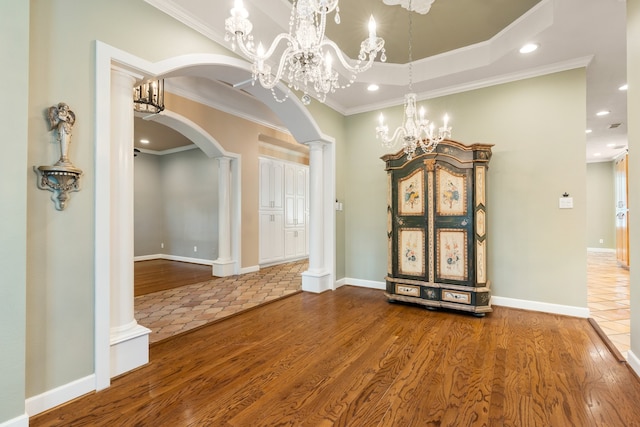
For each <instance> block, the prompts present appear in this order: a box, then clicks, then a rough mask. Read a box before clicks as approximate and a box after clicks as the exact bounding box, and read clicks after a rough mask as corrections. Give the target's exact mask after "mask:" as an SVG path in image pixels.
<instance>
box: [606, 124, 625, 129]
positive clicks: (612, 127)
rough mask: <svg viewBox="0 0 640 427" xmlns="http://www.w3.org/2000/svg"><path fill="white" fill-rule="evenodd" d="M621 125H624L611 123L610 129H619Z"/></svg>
mask: <svg viewBox="0 0 640 427" xmlns="http://www.w3.org/2000/svg"><path fill="white" fill-rule="evenodd" d="M621 124H622V123H611V124H610V125H609V129H615V128H617V127H619V126H620V125H621Z"/></svg>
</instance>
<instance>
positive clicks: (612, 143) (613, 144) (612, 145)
mask: <svg viewBox="0 0 640 427" xmlns="http://www.w3.org/2000/svg"><path fill="white" fill-rule="evenodd" d="M615 146H616V144H615V143H614V142H610V143H609V144H607V147H609V148H613V147H615Z"/></svg>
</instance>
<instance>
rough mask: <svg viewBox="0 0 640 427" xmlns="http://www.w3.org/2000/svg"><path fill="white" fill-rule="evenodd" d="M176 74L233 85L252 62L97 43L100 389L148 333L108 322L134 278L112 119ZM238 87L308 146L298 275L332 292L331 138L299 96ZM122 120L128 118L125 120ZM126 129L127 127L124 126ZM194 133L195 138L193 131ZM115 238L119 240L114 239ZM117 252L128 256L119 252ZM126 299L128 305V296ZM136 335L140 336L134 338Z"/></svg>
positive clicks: (127, 166)
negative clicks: (306, 208) (306, 232)
mask: <svg viewBox="0 0 640 427" xmlns="http://www.w3.org/2000/svg"><path fill="white" fill-rule="evenodd" d="M114 72H115V73H119V74H121V75H124V76H125V78H126V79H128V80H127V81H129V82H130V84H129V86H130V87H129V88H128V89H127V88H126V84H125V85H122V84H121V85H120V86H121V87H120V88H118V87H117V86H116V85H115V84H114V83H113V80H114V79H112V73H114ZM180 75H195V76H198V75H200V76H206V77H207V78H211V79H218V80H221V81H225V82H227V83H229V84H231V85H234V84H236V83H238V84H239V83H241V82H243V81H247V80H248V79H249V78H250V66H249V64H247V63H246V62H244V61H241V60H238V59H235V58H231V57H227V56H223V55H207V54H202V55H185V56H181V57H176V58H171V59H168V60H165V61H161V62H157V63H150V62H148V61H145V60H142V59H140V58H137V57H135V56H133V55H130V54H128V53H126V52H123V51H121V50H118V49H116V48H113V47H111V46H108V45H106V44H104V43H101V42H96V145H95V149H96V159H97V160H96V168H95V176H96V178H95V186H96V187H95V189H96V202H95V224H96V229H95V242H96V246H95V301H96V306H95V373H96V389H97V390H100V389H103V388H105V387H108V386H109V383H110V378H111V377H112V376H113V375H114V374H113V368H112V366H113V365H114V361H115V362H116V363H118V364H120V365H121V368H120V370H119V371H118V373H123V372H126V371H127V370H130V369H133V368H135V367H137V366H140V365H141V364H144V363H146V361H147V360H148V345H147V341H146V336H145V332H144V331H135V330H134V329H135V326H136V322H135V319H132V321H131V322H129V323H126V322H125V323H123V324H120V325H118V324H116V325H114V324H113V322H112V312H113V311H114V307H113V305H114V302H113V300H112V293H113V292H114V290H115V291H116V292H117V290H118V289H122V288H124V289H127V288H131V289H132V287H133V277H132V275H131V277H130V278H129V277H128V276H129V275H128V274H127V271H126V268H122V267H123V264H126V263H128V262H130V259H128V258H127V256H126V249H127V248H128V247H129V246H132V238H130V237H127V236H128V235H131V228H132V224H131V223H132V221H133V219H132V218H128V214H127V209H128V208H129V207H130V206H128V205H129V204H130V201H131V199H132V197H133V195H132V191H133V190H132V188H131V186H127V185H122V182H123V177H125V178H124V179H125V180H126V176H128V175H130V172H131V170H132V165H131V162H130V161H126V160H124V157H123V153H129V156H130V154H131V153H132V149H133V147H132V146H130V145H131V143H132V141H131V139H132V138H128V139H129V140H127V138H126V137H122V138H114V137H113V135H112V130H114V131H115V129H114V128H115V126H113V122H114V120H118V119H120V120H122V117H123V116H127V115H129V116H130V118H131V122H132V120H133V112H132V111H131V110H130V109H129V111H122V110H123V108H122V106H125V107H126V105H127V102H128V98H127V97H130V95H131V90H130V89H131V87H133V83H134V82H136V81H141V80H143V79H146V78H150V77H156V76H163V77H171V76H180ZM283 88H284V87H283ZM283 88H281V90H283ZM243 90H245V91H247V92H249V93H251V94H252V95H253V96H255V97H256V98H257V99H258V100H260V101H262V102H263V103H264V104H265V105H267V106H268V107H269V108H270V109H271V110H272V111H273V112H274V113H275V114H276V115H277V116H278V117H279V118H280V120H281V121H282V122H283V123H284V124H285V126H286V127H287V128H288V129H289V131H290V132H291V134H292V135H293V137H294V138H295V139H296V140H297V141H298V142H301V143H304V144H308V145H309V146H310V148H311V163H310V173H311V197H312V200H311V209H310V220H309V223H310V229H311V232H310V234H311V242H310V243H311V244H310V248H309V256H310V268H309V271H308V272H305V273H304V274H303V285H302V286H303V290H307V291H313V292H321V291H324V290H328V289H333V288H334V283H335V272H334V258H335V243H334V240H335V219H334V214H333V203H332V201H333V200H334V199H335V195H334V194H335V189H334V175H335V173H334V169H335V166H334V157H335V148H334V146H333V139H332V138H331V137H328V136H326V135H324V134H322V132H321V131H320V129H319V127H318V125H317V124H316V123H315V121H314V119H313V118H312V117H311V115H310V114H309V112H308V111H307V110H306V108H305V107H304V106H303V105H302V104H301V103H300V102H299V101H298V100H297V99H296V98H291V99H290V100H289V101H287V102H286V103H277V102H276V101H275V100H274V99H273V97H272V96H271V93H270V92H268V91H265V90H263V89H262V88H261V87H258V86H250V85H249V86H246V87H244V89H243ZM284 90H286V89H284ZM118 91H119V92H118ZM127 91H128V93H127ZM131 102H132V101H131ZM127 108H128V107H127ZM166 116H167V117H165V118H162V120H166V121H167V122H168V123H171V124H172V125H173V126H176V127H178V128H181V127H183V126H184V128H183V129H182V130H183V131H185V132H191V131H193V130H194V129H195V128H194V127H193V126H190V125H188V124H186V123H184V121H182V120H180V119H179V118H178V117H176V116H171V115H166ZM124 120H128V118H126V117H125V119H124ZM165 124H166V123H165ZM117 132H121V136H122V132H123V131H122V130H118V131H117ZM124 132H125V133H126V132H129V131H128V130H127V129H125V130H124ZM131 132H132V130H131ZM197 133H198V132H196V134H197ZM125 136H126V135H125ZM200 136H201V135H200ZM195 137H196V139H197V138H198V135H195ZM194 142H195V141H194ZM200 144H202V145H199V146H200V148H201V149H202V150H203V151H204V152H205V153H208V152H212V153H213V152H216V150H219V149H220V147H216V146H215V145H216V144H215V143H213V142H212V141H210V140H207V138H202V139H201V140H200ZM237 163H240V162H237ZM237 168H238V169H240V168H241V166H240V165H237ZM232 173H233V166H232ZM114 187H117V188H116V190H117V191H114ZM232 204H233V203H232ZM129 216H130V215H129ZM129 221H130V222H129ZM113 236H124V237H119V238H113ZM123 249H125V250H123ZM122 253H125V255H124V256H123V255H122ZM131 259H132V257H131ZM240 267H241V266H240ZM121 270H125V271H124V274H121ZM112 272H114V273H113V274H112ZM129 282H130V283H129ZM123 294H124V298H120V301H123V300H124V303H125V304H128V303H129V302H128V301H127V292H124V293H123ZM130 300H131V301H130V304H131V307H132V306H133V298H132V297H131V298H130ZM116 304H117V301H116ZM115 309H117V307H115ZM131 311H132V308H131ZM142 329H146V328H142ZM147 333H148V332H147ZM115 335H119V336H115ZM138 338H141V339H140V340H138Z"/></svg>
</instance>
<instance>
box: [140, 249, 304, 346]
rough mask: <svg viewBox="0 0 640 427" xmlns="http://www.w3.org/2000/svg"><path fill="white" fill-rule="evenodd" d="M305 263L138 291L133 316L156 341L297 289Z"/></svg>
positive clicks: (299, 262)
mask: <svg viewBox="0 0 640 427" xmlns="http://www.w3.org/2000/svg"><path fill="white" fill-rule="evenodd" d="M307 266H308V261H307V260H302V261H296V262H292V263H288V264H281V265H277V266H273V267H267V268H263V269H261V270H260V271H258V272H255V273H248V274H244V275H242V276H230V277H220V278H218V277H214V278H212V279H211V280H209V281H206V282H201V283H196V284H193V285H187V286H182V287H179V288H174V289H169V290H166V291H159V292H154V293H151V294H147V295H141V296H138V297H135V299H134V310H135V316H136V319H137V321H138V323H139V324H141V325H142V326H146V327H147V328H149V329H151V334H150V336H149V342H150V343H154V342H158V341H160V340H163V339H165V338H169V337H171V336H173V335H177V334H180V333H182V332H185V331H188V330H189V329H194V328H197V327H199V326H202V325H204V324H206V323H209V322H212V321H215V320H218V319H221V318H223V317H226V316H229V315H232V314H235V313H238V312H240V311H242V310H246V309H249V308H251V307H255V306H257V305H260V304H263V303H265V302H267V301H272V300H274V299H278V298H282V297H284V296H287V295H291V294H293V293H296V292H298V291H300V290H301V289H302V277H301V276H300V273H302V272H303V271H305V270H306V269H307Z"/></svg>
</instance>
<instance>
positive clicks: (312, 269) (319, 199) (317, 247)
mask: <svg viewBox="0 0 640 427" xmlns="http://www.w3.org/2000/svg"><path fill="white" fill-rule="evenodd" d="M307 145H308V146H309V270H307V271H305V272H304V273H302V290H303V291H308V292H316V293H319V292H324V291H326V290H329V289H331V275H330V274H329V271H328V269H327V267H326V262H325V256H324V253H325V248H324V232H325V226H324V225H325V224H324V222H325V221H324V204H323V196H324V163H323V157H324V152H323V151H324V147H325V143H324V142H321V141H314V142H310V143H308V144H307Z"/></svg>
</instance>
